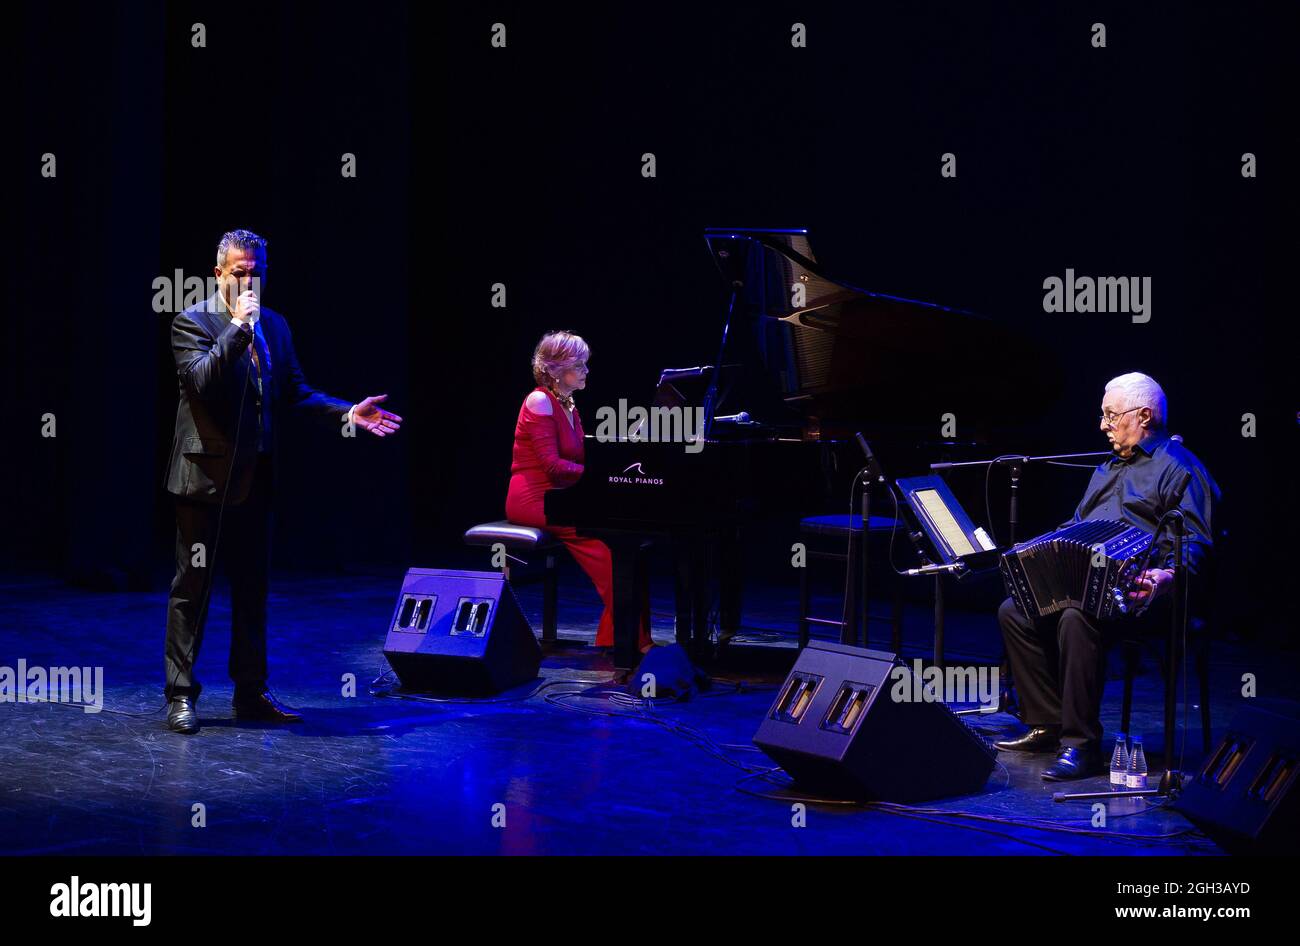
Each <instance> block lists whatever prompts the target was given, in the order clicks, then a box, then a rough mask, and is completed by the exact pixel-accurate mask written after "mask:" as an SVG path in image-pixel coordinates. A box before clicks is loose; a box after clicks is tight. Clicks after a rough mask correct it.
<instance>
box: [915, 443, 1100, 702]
mask: <svg viewBox="0 0 1300 946" xmlns="http://www.w3.org/2000/svg"><path fill="white" fill-rule="evenodd" d="M1112 455H1113V454H1112V453H1111V452H1110V451H1094V452H1090V453H1055V454H1047V455H1043V456H1037V457H1029V456H1002V457H994V458H993V459H992V460H968V461H964V462H961V463H931V464H930V469H931V470H933V471H934V472H936V473H941V472H943V471H944V470H956V469H960V468H962V467H990V466H1005V467H1006V468H1007V471H1008V472H1009V473H1010V474H1011V502H1010V508H1009V509H1008V510H1007V522H1008V533H1009V534H1008V544H1010V545H1015V543H1016V527H1017V526H1018V525H1019V524H1020V474H1021V473H1022V472H1024V469H1025V464H1027V463H1050V462H1052V461H1054V460H1082V459H1096V458H1097V457H1109V456H1112ZM986 495H987V493H986ZM989 528H990V529H992V528H993V523H991V522H990V523H989ZM934 586H935V587H934V593H935V621H936V625H935V626H936V631H937V634H936V639H937V640H942V634H943V630H942V628H943V623H942V622H943V577H942V576H936V577H935V579H934ZM999 663H1000V666H999V675H1000V677H1001V679H1003V680H1007V679H1010V676H1011V668H1010V666H1009V665H1008V664H1007V657H1006V654H1005V653H1003V655H1002V660H1001V661H1000V662H999ZM1010 706H1011V689H1010V687H1003V688H1002V691H1001V692H1000V693H999V694H998V710H999V711H1000V712H1005V711H1006V710H1007V709H1008V708H1009V707H1010Z"/></svg>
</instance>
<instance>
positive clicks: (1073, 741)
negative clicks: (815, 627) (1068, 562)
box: [996, 372, 1218, 781]
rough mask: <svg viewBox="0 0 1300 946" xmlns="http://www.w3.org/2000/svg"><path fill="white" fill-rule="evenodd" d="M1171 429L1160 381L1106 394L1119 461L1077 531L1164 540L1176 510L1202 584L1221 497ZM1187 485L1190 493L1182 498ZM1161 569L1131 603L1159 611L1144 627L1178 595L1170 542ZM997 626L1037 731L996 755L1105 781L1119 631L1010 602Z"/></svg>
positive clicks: (1131, 379)
mask: <svg viewBox="0 0 1300 946" xmlns="http://www.w3.org/2000/svg"><path fill="white" fill-rule="evenodd" d="M1165 425H1166V406H1165V393H1164V391H1162V390H1161V389H1160V385H1158V384H1156V382H1155V380H1154V379H1152V378H1150V377H1148V376H1147V375H1144V374H1139V373H1138V372H1132V373H1130V374H1123V375H1120V376H1119V377H1118V378H1115V379H1113V380H1112V381H1111V382H1110V383H1109V384H1107V385H1106V393H1105V396H1104V397H1103V399H1102V402H1101V430H1102V432H1104V433H1105V434H1106V438H1107V439H1108V440H1109V441H1110V444H1111V449H1112V450H1114V456H1112V457H1110V458H1109V459H1107V460H1106V462H1104V463H1102V464H1101V466H1099V467H1097V469H1096V471H1094V472H1093V474H1092V479H1091V481H1090V482H1089V483H1088V488H1087V491H1086V492H1085V493H1084V495H1083V501H1082V502H1080V503H1079V507H1078V509H1076V510H1075V513H1074V518H1073V519H1071V520H1070V522H1082V521H1084V520H1087V519H1122V520H1124V521H1125V522H1128V523H1129V524H1131V525H1134V526H1137V527H1139V528H1142V529H1145V530H1146V531H1148V532H1155V531H1156V525H1157V523H1159V521H1160V518H1161V516H1163V515H1164V514H1165V512H1166V511H1167V510H1169V509H1171V508H1173V507H1174V504H1175V503H1177V505H1178V508H1179V509H1180V510H1181V511H1182V513H1183V516H1184V523H1185V528H1186V538H1185V540H1184V548H1183V552H1184V561H1185V565H1186V567H1187V569H1188V571H1189V572H1190V573H1191V574H1193V575H1195V574H1197V573H1200V572H1203V571H1204V568H1205V566H1206V562H1207V556H1208V555H1209V552H1210V546H1211V539H1210V535H1211V533H1210V510H1211V506H1212V504H1213V502H1214V500H1215V499H1217V496H1218V487H1217V486H1216V485H1215V483H1214V480H1213V479H1211V478H1210V475H1209V473H1208V472H1206V469H1205V467H1204V466H1203V465H1202V464H1201V461H1200V460H1198V459H1197V458H1196V457H1195V456H1194V455H1193V454H1192V452H1191V451H1190V450H1188V449H1187V448H1186V447H1184V446H1183V445H1182V443H1180V442H1179V441H1177V440H1174V439H1173V438H1171V437H1170V436H1169V433H1168V431H1167V430H1166V426H1165ZM1188 473H1190V474H1191V477H1190V479H1188V478H1187V476H1186V474H1188ZM1184 481H1186V482H1187V487H1186V489H1185V491H1184V492H1183V494H1182V496H1181V497H1180V496H1178V490H1179V488H1180V487H1181V486H1182V484H1183V482H1184ZM1068 524H1069V523H1066V525H1068ZM1154 561H1156V562H1159V563H1160V567H1158V568H1152V569H1149V570H1147V571H1145V572H1143V574H1142V577H1141V580H1140V582H1139V587H1138V589H1137V590H1136V591H1135V592H1132V593H1131V594H1130V597H1132V598H1134V599H1136V603H1138V604H1142V605H1149V606H1150V607H1148V608H1147V610H1146V612H1145V614H1144V615H1143V617H1141V618H1138V619H1137V620H1145V621H1153V620H1158V619H1159V618H1160V613H1161V611H1162V610H1163V608H1164V607H1166V606H1167V602H1166V601H1165V600H1164V599H1165V596H1166V594H1167V593H1168V592H1169V591H1170V590H1172V588H1173V578H1174V569H1175V568H1176V567H1178V565H1177V563H1176V562H1175V561H1174V552H1173V542H1172V540H1171V539H1170V538H1169V536H1168V534H1167V532H1166V533H1163V534H1162V537H1161V541H1160V544H1159V545H1158V547H1157V549H1156V553H1155V558H1154ZM1166 616H1167V615H1166ZM998 623H999V624H1000V625H1001V628H1002V639H1003V641H1004V642H1005V644H1006V649H1007V658H1008V660H1009V661H1010V664H1011V674H1012V677H1013V679H1014V680H1015V683H1016V689H1017V691H1018V692H1019V695H1020V704H1021V719H1022V720H1023V721H1024V723H1025V724H1026V725H1027V726H1028V727H1029V731H1028V732H1026V733H1024V734H1023V735H1021V736H1018V737H1016V738H1014V739H1008V740H1005V741H1002V742H998V743H996V745H997V747H998V748H999V749H1007V750H1012V751H1019V752H1050V751H1056V752H1057V757H1056V761H1055V762H1053V763H1052V764H1051V765H1050V766H1048V767H1047V768H1046V769H1045V770H1044V771H1043V773H1042V777H1043V778H1044V779H1046V780H1048V781H1065V780H1069V779H1079V778H1087V777H1089V776H1092V775H1097V774H1100V773H1101V772H1103V771H1104V768H1105V762H1104V759H1103V754H1102V728H1101V698H1102V691H1103V689H1104V687H1105V683H1106V647H1107V644H1109V643H1111V642H1112V640H1113V638H1114V632H1115V631H1116V629H1117V628H1116V624H1117V622H1108V621H1100V620H1097V619H1095V618H1092V617H1090V616H1088V615H1086V614H1084V613H1083V612H1082V611H1080V610H1078V609H1077V608H1067V609H1066V610H1064V611H1062V612H1060V613H1059V614H1056V615H1052V616H1051V617H1050V618H1042V619H1038V620H1033V619H1031V618H1028V617H1026V616H1025V615H1023V614H1021V613H1020V612H1019V610H1017V609H1016V607H1015V604H1014V602H1013V601H1012V599H1010V598H1008V599H1007V600H1006V601H1004V602H1002V607H1001V608H999V609H998Z"/></svg>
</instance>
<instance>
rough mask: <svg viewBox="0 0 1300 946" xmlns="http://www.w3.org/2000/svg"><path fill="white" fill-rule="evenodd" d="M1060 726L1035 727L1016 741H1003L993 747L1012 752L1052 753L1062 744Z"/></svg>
mask: <svg viewBox="0 0 1300 946" xmlns="http://www.w3.org/2000/svg"><path fill="white" fill-rule="evenodd" d="M1060 736H1061V729H1060V727H1059V726H1034V727H1033V728H1032V729H1030V730H1029V731H1028V732H1026V733H1023V734H1022V735H1019V736H1016V738H1014V739H1003V740H1002V741H1001V742H995V743H993V745H994V746H995V747H997V748H998V749H1003V750H1008V751H1010V752H1051V751H1053V750H1054V749H1055V748H1056V747H1057V745H1058V744H1059V743H1060V741H1061V740H1060Z"/></svg>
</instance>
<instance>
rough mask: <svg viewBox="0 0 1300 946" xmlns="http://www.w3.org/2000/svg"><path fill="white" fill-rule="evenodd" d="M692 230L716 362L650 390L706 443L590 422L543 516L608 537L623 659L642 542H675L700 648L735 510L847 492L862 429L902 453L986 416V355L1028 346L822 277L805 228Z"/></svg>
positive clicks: (919, 305)
mask: <svg viewBox="0 0 1300 946" xmlns="http://www.w3.org/2000/svg"><path fill="white" fill-rule="evenodd" d="M705 242H706V244H707V246H708V250H709V253H710V254H711V256H712V258H713V260H714V262H715V263H716V265H717V268H718V271H719V272H720V274H721V276H722V278H723V279H724V280H725V283H726V286H727V288H728V289H729V293H728V295H729V303H728V306H727V312H726V316H725V318H724V319H723V320H722V338H721V344H720V346H719V349H718V352H717V359H716V362H715V363H714V364H713V365H706V366H704V367H700V368H689V369H666V370H665V371H664V372H663V374H662V375H661V378H660V383H659V387H658V392H657V394H656V396H655V400H654V406H657V407H666V408H671V407H683V408H686V407H698V408H700V409H701V410H702V411H703V418H704V426H703V430H704V441H705V442H704V445H703V448H702V449H698V451H697V452H694V451H688V450H686V449H684V446H683V444H681V443H654V442H646V441H644V440H632V439H627V440H622V441H618V440H613V441H605V440H601V439H597V438H596V437H594V436H592V435H590V434H589V435H588V436H587V442H586V444H585V450H586V468H585V471H584V473H583V476H582V478H581V479H580V480H579V481H578V483H577V484H575V485H574V486H572V487H569V488H567V489H556V490H551V491H550V492H548V493H547V494H546V498H545V509H546V518H547V521H548V522H550V523H552V524H554V525H570V526H574V527H575V528H577V529H578V531H579V532H582V533H584V534H589V535H594V536H597V537H599V538H601V539H602V540H603V541H605V542H606V543H607V544H608V545H609V547H610V550H611V552H612V555H613V568H614V576H613V577H614V638H615V645H614V662H615V665H616V666H617V667H619V668H631V667H635V666H636V663H637V661H638V659H639V654H638V652H637V648H636V640H637V633H636V631H637V620H638V613H639V602H640V601H641V597H642V595H643V594H644V593H645V582H646V576H645V559H644V555H643V554H642V552H643V549H644V548H645V547H646V545H647V543H648V542H649V541H653V540H654V539H656V538H659V539H663V538H667V539H670V540H671V542H672V544H673V547H674V560H675V562H676V572H677V574H676V578H677V585H676V591H677V594H676V619H677V621H676V631H677V640H678V642H679V643H681V644H683V645H684V646H687V647H688V649H691V650H693V651H694V653H695V654H696V655H697V656H702V655H703V653H704V652H705V651H707V648H708V646H709V641H708V639H707V637H708V627H707V618H708V611H709V601H710V597H711V596H710V593H709V591H708V589H709V576H708V567H707V566H708V563H709V561H710V560H713V559H716V560H719V561H722V562H724V563H725V562H727V561H734V560H735V559H736V556H735V555H734V550H735V548H736V546H737V544H738V543H739V541H740V535H741V530H742V529H743V528H744V527H745V525H746V524H747V523H750V522H754V521H758V520H761V519H763V518H764V517H767V516H769V515H772V514H773V513H774V512H776V511H777V510H785V511H786V512H788V511H789V509H790V508H791V505H792V502H791V500H792V498H793V499H794V501H795V502H794V505H795V506H798V504H799V501H800V500H806V501H807V502H808V504H809V508H810V510H811V511H822V510H821V509H818V508H816V507H817V506H819V505H825V502H824V499H825V497H830V496H832V495H833V496H835V497H836V498H837V500H839V501H842V497H843V496H844V495H847V493H846V492H844V493H841V492H840V490H839V489H837V488H836V483H837V482H843V483H847V482H849V481H850V480H851V478H852V475H853V472H854V471H856V470H857V469H858V468H859V467H860V466H861V465H862V464H861V455H860V454H859V453H858V452H857V446H856V444H855V443H854V442H853V439H852V436H853V434H854V433H855V432H857V431H864V432H866V433H867V435H868V436H869V437H871V438H872V439H873V442H876V443H884V444H886V445H888V447H889V448H893V449H895V450H896V451H898V452H895V454H894V456H898V457H901V456H903V455H904V452H905V451H908V450H912V451H915V450H916V448H917V445H918V444H922V443H925V442H926V441H927V440H929V441H933V440H935V439H936V435H937V432H938V430H939V425H940V418H941V415H942V414H944V413H945V412H947V411H959V412H960V413H961V414H962V415H963V422H964V424H965V425H966V426H967V427H968V428H969V427H972V426H974V425H976V424H978V423H979V422H980V419H981V418H986V417H989V416H992V414H993V413H994V412H996V410H997V409H998V401H999V400H1000V399H1005V393H1004V392H1003V391H1001V390H999V388H1001V385H999V384H996V383H994V382H993V381H992V379H991V377H990V372H989V371H988V370H987V366H986V365H985V364H983V363H982V362H981V358H983V357H985V354H984V353H988V352H990V351H993V352H997V353H998V358H999V361H1001V360H1003V359H1009V360H1012V361H1013V363H1014V360H1015V359H1021V362H1022V363H1025V362H1027V361H1029V360H1031V357H1032V352H1031V351H1030V350H1029V348H1028V347H1027V346H1026V345H1025V344H1024V343H1023V342H1021V341H1020V340H1019V339H1018V338H1017V337H1016V336H1015V335H1014V334H1013V333H1011V332H1009V331H1007V330H1006V329H1005V328H1003V327H1001V326H999V325H997V324H996V323H993V322H991V321H990V320H988V319H985V318H982V317H979V316H976V315H974V314H972V313H970V312H966V311H962V310H959V309H952V308H947V307H944V306H941V305H935V304H932V303H927V302H920V301H917V300H914V299H905V298H902V297H899V296H893V295H887V294H884V293H878V292H869V291H866V290H863V289H857V288H855V287H853V286H850V285H848V284H846V283H842V282H839V281H836V280H834V279H832V278H830V277H829V276H827V275H825V274H824V273H823V272H822V271H821V267H820V266H819V265H818V263H817V261H816V258H815V257H814V255H813V251H812V248H811V246H810V244H809V240H808V233H807V231H806V230H746V229H709V230H706V231H705ZM706 357H707V355H706ZM1002 409H1005V403H1003V404H1002ZM695 446H696V447H698V444H697V445H695ZM900 462H901V461H900ZM846 476H847V478H846ZM837 508H838V502H837ZM711 548H712V549H714V550H715V551H716V552H717V554H715V555H712V556H711V555H710V549H711ZM718 578H719V584H720V590H721V601H722V606H721V609H720V614H719V625H720V628H721V632H722V636H723V638H724V639H725V638H727V637H729V636H730V635H731V634H733V633H734V632H735V630H736V629H737V627H738V626H739V623H740V613H739V600H740V594H739V591H740V584H741V582H742V578H741V575H740V574H739V569H738V568H726V567H724V568H722V569H721V570H720V575H719V576H718Z"/></svg>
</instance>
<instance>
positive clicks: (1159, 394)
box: [1106, 371, 1165, 428]
mask: <svg viewBox="0 0 1300 946" xmlns="http://www.w3.org/2000/svg"><path fill="white" fill-rule="evenodd" d="M1106 391H1107V393H1109V392H1111V391H1118V392H1119V393H1120V394H1122V395H1123V396H1124V400H1125V402H1126V403H1125V405H1124V406H1125V407H1128V408H1134V407H1149V408H1150V409H1151V423H1152V425H1153V426H1155V427H1157V428H1161V427H1164V426H1165V392H1164V391H1163V390H1162V389H1161V387H1160V385H1158V384H1156V379H1155V378H1153V377H1151V376H1150V375H1146V374H1142V373H1141V372H1140V371H1130V372H1129V373H1128V374H1122V375H1120V376H1119V377H1118V378H1111V379H1110V381H1108V382H1106Z"/></svg>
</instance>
